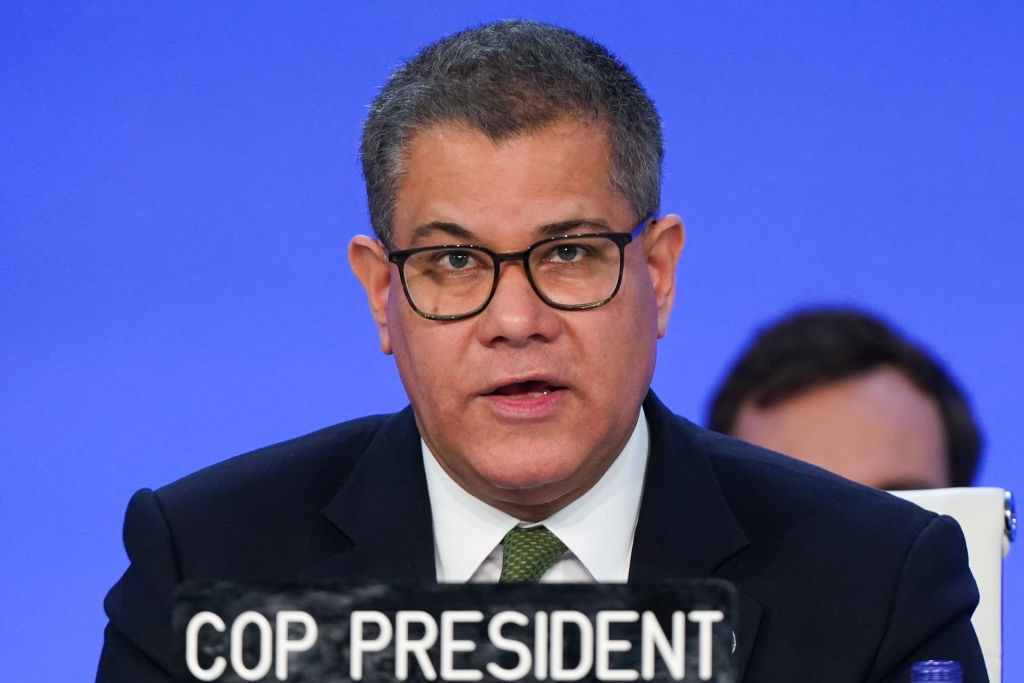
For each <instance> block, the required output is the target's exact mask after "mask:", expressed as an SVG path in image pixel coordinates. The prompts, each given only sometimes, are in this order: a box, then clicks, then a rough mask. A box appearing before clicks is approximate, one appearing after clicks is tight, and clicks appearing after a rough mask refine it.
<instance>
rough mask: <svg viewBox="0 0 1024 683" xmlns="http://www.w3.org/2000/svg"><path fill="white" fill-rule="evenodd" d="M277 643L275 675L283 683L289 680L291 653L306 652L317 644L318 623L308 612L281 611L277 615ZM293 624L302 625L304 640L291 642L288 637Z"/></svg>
mask: <svg viewBox="0 0 1024 683" xmlns="http://www.w3.org/2000/svg"><path fill="white" fill-rule="evenodd" d="M276 621H277V643H276V647H275V649H274V660H275V662H274V675H276V676H277V680H279V681H283V680H286V679H287V678H288V654H289V653H291V652H305V651H306V650H308V649H310V648H311V647H313V645H314V643H316V637H317V628H316V621H314V620H313V617H312V616H310V614H309V613H308V612H302V611H299V610H281V611H280V612H278V613H277V620H276ZM292 624H301V625H302V629H303V631H302V638H300V639H298V640H291V639H290V638H289V637H288V629H289V627H290V626H291V625H292Z"/></svg>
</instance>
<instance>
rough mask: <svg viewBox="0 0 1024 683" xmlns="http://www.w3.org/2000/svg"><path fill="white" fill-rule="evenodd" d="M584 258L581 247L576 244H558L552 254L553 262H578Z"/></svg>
mask: <svg viewBox="0 0 1024 683" xmlns="http://www.w3.org/2000/svg"><path fill="white" fill-rule="evenodd" d="M584 256H585V254H584V252H583V247H581V246H580V245H578V244H559V245H558V246H557V247H555V248H554V250H553V253H552V258H553V259H554V260H556V261H562V262H565V263H570V262H572V261H579V260H580V259H581V258H583V257H584Z"/></svg>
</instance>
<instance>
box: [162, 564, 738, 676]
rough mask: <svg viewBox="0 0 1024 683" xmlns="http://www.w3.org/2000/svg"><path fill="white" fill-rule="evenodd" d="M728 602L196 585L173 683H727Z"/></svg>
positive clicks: (662, 596)
mask: <svg viewBox="0 0 1024 683" xmlns="http://www.w3.org/2000/svg"><path fill="white" fill-rule="evenodd" d="M736 605H737V599H736V592H735V589H734V588H733V586H732V585H731V584H730V583H728V582H726V581H718V580H693V581H674V582H660V583H650V584H614V585H613V584H536V583H534V584H435V583H387V584H383V583H378V584H365V583H361V584H351V583H331V584H312V585H310V584H302V585H298V584H296V585H254V584H239V583H227V582H194V583H188V584H185V585H184V586H182V588H181V590H180V591H179V594H178V599H177V602H176V604H175V613H174V621H175V638H176V640H177V643H179V645H180V659H179V661H180V662H181V665H182V666H181V674H180V678H179V680H181V681H188V682H192V681H220V682H223V683H235V682H240V681H293V682H296V683H299V682H301V683H313V682H316V683H334V682H341V681H367V682H370V683H382V682H384V681H388V682H391V681H677V680H686V681H716V682H721V681H724V682H732V681H734V676H733V668H732V662H731V655H732V650H733V647H734V642H735V639H734V636H733V628H734V623H735V622H736V621H737V615H736Z"/></svg>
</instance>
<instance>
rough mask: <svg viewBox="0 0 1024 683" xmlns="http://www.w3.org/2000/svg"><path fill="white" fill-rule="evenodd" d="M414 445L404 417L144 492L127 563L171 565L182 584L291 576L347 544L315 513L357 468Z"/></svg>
mask: <svg viewBox="0 0 1024 683" xmlns="http://www.w3.org/2000/svg"><path fill="white" fill-rule="evenodd" d="M418 439H419V436H418V433H417V431H416V428H415V422H414V420H413V417H412V414H411V410H408V409H407V410H405V411H402V412H400V413H396V414H394V415H378V416H372V417H365V418H360V419H357V420H353V421H350V422H344V423H341V424H338V425H335V426H332V427H328V428H326V429H321V430H319V431H316V432H313V433H311V434H307V435H305V436H301V437H298V438H295V439H291V440H288V441H284V442H281V443H278V444H274V445H272V446H267V447H265V448H261V449H258V450H255V451H252V452H250V453H245V454H242V455H238V456H235V457H233V458H230V459H228V460H225V461H223V462H220V463H217V464H215V465H211V466H209V467H206V468H204V469H202V470H199V471H197V472H195V473H193V474H190V475H188V476H186V477H184V478H182V479H179V480H177V481H175V482H173V483H170V484H168V485H166V486H162V487H160V488H158V489H156V490H155V491H153V490H149V489H143V490H141V491H139V492H137V493H136V494H135V496H134V497H133V498H132V500H131V502H130V503H129V505H128V511H127V514H126V516H125V528H124V537H125V545H126V547H127V548H128V551H129V556H131V557H132V558H134V559H133V561H135V560H138V559H141V558H144V557H148V556H149V555H150V554H152V553H154V552H158V553H159V554H160V556H161V557H164V558H167V557H173V558H174V563H175V564H176V569H175V571H176V573H178V574H180V575H185V576H219V575H231V576H238V575H248V573H252V574H253V575H254V576H264V577H266V576H275V575H278V574H280V575H281V576H289V575H290V574H292V573H294V570H295V569H294V568H295V567H296V566H302V565H304V564H308V563H309V562H310V561H312V560H313V559H315V557H314V556H315V555H316V553H318V552H321V551H323V549H324V548H328V549H329V548H336V547H339V546H338V544H339V543H341V544H344V543H345V541H344V539H343V538H341V537H340V536H339V532H338V530H337V529H336V528H335V527H334V526H333V525H331V524H330V523H329V522H328V521H327V520H326V519H325V518H324V516H323V514H322V512H323V510H324V509H325V507H326V506H327V505H328V504H329V503H331V501H332V499H334V498H335V497H336V496H337V495H338V493H339V491H340V490H341V489H342V488H343V487H344V486H345V484H346V482H347V481H348V480H349V479H350V477H352V476H354V474H353V473H355V472H357V471H358V470H359V467H360V463H362V462H364V461H366V460H368V459H370V458H373V457H375V456H374V454H376V455H377V456H380V455H381V454H382V453H386V452H396V453H397V452H399V451H400V452H402V457H415V455H416V454H417V453H418V451H417V450H416V445H417V444H418ZM154 549H155V550H154ZM168 549H171V552H170V554H168V552H167V551H168ZM149 564H150V565H152V564H154V563H153V562H149ZM268 565H274V566H273V567H271V568H269V569H268ZM278 565H280V567H278ZM293 565H294V566H293Z"/></svg>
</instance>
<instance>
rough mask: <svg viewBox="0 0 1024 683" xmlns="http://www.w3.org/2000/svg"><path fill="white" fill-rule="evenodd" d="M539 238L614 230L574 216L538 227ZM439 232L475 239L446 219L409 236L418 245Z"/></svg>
mask: <svg viewBox="0 0 1024 683" xmlns="http://www.w3.org/2000/svg"><path fill="white" fill-rule="evenodd" d="M536 232H537V238H538V239H544V238H545V237H559V236H561V235H571V234H574V233H579V232H588V233H589V232H599V233H600V232H612V229H611V227H609V226H608V224H607V223H606V222H605V221H603V220H599V219H593V218H574V219H571V220H566V221H558V222H555V223H548V224H546V225H542V226H540V227H539V228H537V231H536ZM437 233H442V234H444V235H448V236H450V237H453V238H455V239H456V240H457V241H458V242H459V243H461V244H471V243H473V241H474V234H473V232H472V231H470V230H468V229H466V228H464V227H462V226H461V225H459V224H458V223H449V222H446V221H430V222H429V223H424V224H423V225H418V226H416V227H415V228H414V229H413V231H412V234H411V235H410V238H409V243H410V246H417V244H418V243H419V242H422V241H425V240H428V239H429V238H431V237H433V236H434V235H436V234H437Z"/></svg>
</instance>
